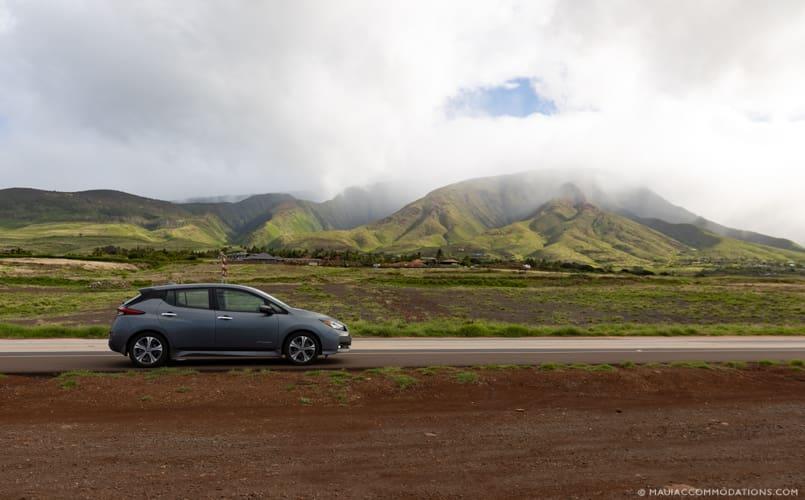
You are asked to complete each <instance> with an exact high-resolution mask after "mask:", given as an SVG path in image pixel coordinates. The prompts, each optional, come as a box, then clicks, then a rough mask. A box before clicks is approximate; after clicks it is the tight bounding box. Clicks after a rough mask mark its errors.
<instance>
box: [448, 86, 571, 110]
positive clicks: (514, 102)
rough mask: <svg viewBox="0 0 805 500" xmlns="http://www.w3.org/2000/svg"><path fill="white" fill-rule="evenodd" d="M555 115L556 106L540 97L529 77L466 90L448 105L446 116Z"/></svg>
mask: <svg viewBox="0 0 805 500" xmlns="http://www.w3.org/2000/svg"><path fill="white" fill-rule="evenodd" d="M557 112H558V110H557V109H556V104H555V103H554V102H553V101H551V100H550V99H546V98H544V97H542V96H540V95H539V94H538V93H537V92H536V91H535V90H534V86H533V85H532V84H531V80H529V79H528V78H514V79H512V80H508V81H507V82H506V83H504V84H503V85H498V86H495V87H480V88H475V89H465V90H462V91H461V92H459V94H458V95H457V96H455V97H451V98H450V99H448V102H447V115H448V116H449V117H451V118H453V117H456V116H462V115H469V116H478V115H482V116H515V117H517V118H524V117H526V116H530V115H533V114H535V113H538V114H541V115H553V114H556V113H557Z"/></svg>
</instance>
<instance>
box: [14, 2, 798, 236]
mask: <svg viewBox="0 0 805 500" xmlns="http://www.w3.org/2000/svg"><path fill="white" fill-rule="evenodd" d="M803 26H805V2H802V1H799V0H793V1H788V2H786V1H781V0H776V1H774V2H760V1H757V2H755V1H750V0H744V1H735V2H721V1H715V0H708V1H706V2H702V1H699V0H690V1H679V0H673V1H665V2H663V1H650V2H647V1H641V0H635V1H617V0H607V1H601V2H585V1H565V2H549V1H546V2H537V1H525V2H470V1H457V2H447V1H432V0H429V1H423V2H417V1H405V2H398V1H391V0H389V1H379V0H374V1H367V2H352V1H346V0H338V1H327V0H320V1H317V2H305V1H296V0H295V1H293V2H290V1H278V2H268V1H265V2H263V1H253V0H245V1H242V2H238V1H223V2H222V1H209V2H204V1H200V0H188V1H181V0H171V1H166V2H159V1H137V2H125V1H107V0H98V1H93V0H86V1H81V0H74V1H64V2H61V1H58V0H42V1H37V0H20V1H14V0H0V187H11V186H30V187H38V188H46V189H57V190H81V189H93V188H114V189H121V190H125V191H129V192H133V193H136V194H141V195H147V196H152V197H158V198H166V199H181V198H187V197H195V196H207V195H227V194H243V193H259V192H273V191H299V190H307V191H309V190H314V191H316V192H318V193H321V195H322V196H327V195H330V194H333V193H335V192H337V191H338V190H340V189H342V188H344V187H346V186H349V185H356V184H364V183H370V182H376V181H383V180H388V179H395V178H401V177H403V178H408V179H411V178H414V179H420V180H421V182H422V185H423V186H424V187H435V186H437V185H439V184H444V183H447V182H452V181H456V180H461V179H464V178H468V177H474V176H479V175H492V174H497V173H508V172H516V171H522V170H528V169H538V168H573V167H585V168H597V169H603V170H609V171H613V172H617V173H619V174H625V175H627V176H628V177H629V178H631V179H634V180H635V181H637V182H643V183H645V184H647V185H648V186H649V187H651V188H653V189H654V190H656V191H657V192H659V193H660V194H661V195H663V196H665V197H666V198H668V199H670V200H671V201H673V202H674V203H676V204H679V205H683V206H685V207H686V208H688V209H690V210H692V211H694V212H697V213H700V214H702V215H705V216H707V217H709V218H711V219H713V220H716V221H718V222H721V223H725V224H729V225H733V226H738V227H742V228H750V229H755V230H760V231H763V232H766V233H771V234H774V235H781V236H788V237H791V238H794V239H796V240H798V241H800V242H805V91H803V89H805V56H803V54H805V29H803Z"/></svg>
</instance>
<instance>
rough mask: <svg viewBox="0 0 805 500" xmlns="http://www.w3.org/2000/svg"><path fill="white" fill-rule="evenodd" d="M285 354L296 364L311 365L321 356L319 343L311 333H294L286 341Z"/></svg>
mask: <svg viewBox="0 0 805 500" xmlns="http://www.w3.org/2000/svg"><path fill="white" fill-rule="evenodd" d="M284 354H285V358H286V359H288V361H290V362H291V363H293V364H295V365H309V364H310V363H312V362H314V361H316V358H317V357H318V356H319V345H318V344H317V343H316V339H315V338H314V337H313V335H311V334H309V333H305V332H297V333H293V334H291V336H290V337H289V338H288V342H286V343H285V353H284Z"/></svg>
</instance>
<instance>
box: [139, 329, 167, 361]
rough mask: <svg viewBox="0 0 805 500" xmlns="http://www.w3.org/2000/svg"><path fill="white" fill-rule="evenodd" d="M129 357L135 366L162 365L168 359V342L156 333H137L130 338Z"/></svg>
mask: <svg viewBox="0 0 805 500" xmlns="http://www.w3.org/2000/svg"><path fill="white" fill-rule="evenodd" d="M129 358H131V362H132V363H133V364H134V366H136V367H137V368H155V367H157V366H162V365H164V364H165V363H166V362H167V361H168V343H167V342H166V341H165V338H164V337H163V336H162V335H159V334H157V333H153V332H144V333H138V334H137V335H135V336H134V338H133V339H132V340H131V348H129Z"/></svg>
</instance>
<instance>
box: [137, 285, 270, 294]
mask: <svg viewBox="0 0 805 500" xmlns="http://www.w3.org/2000/svg"><path fill="white" fill-rule="evenodd" d="M213 287H215V288H232V289H235V290H249V291H258V290H257V289H256V288H252V287H250V286H245V285H232V284H229V283H173V284H170V285H158V286H148V287H145V288H140V292H141V293H143V292H150V291H160V290H178V289H180V288H181V289H185V288H213Z"/></svg>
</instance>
